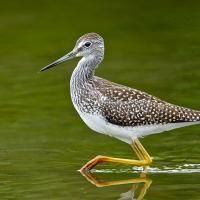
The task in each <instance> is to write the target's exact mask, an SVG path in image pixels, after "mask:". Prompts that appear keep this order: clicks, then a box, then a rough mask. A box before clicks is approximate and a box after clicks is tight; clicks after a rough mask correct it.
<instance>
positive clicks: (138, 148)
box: [80, 139, 152, 172]
mask: <svg viewBox="0 0 200 200" xmlns="http://www.w3.org/2000/svg"><path fill="white" fill-rule="evenodd" d="M131 146H132V147H133V150H134V151H135V153H136V155H137V156H138V158H139V160H132V159H123V158H114V157H109V156H100V155H99V156H96V157H95V158H93V159H92V160H90V161H89V162H87V163H86V164H85V165H84V166H83V167H82V168H81V169H80V171H81V172H84V171H88V170H90V169H92V168H94V167H95V166H96V165H97V164H99V163H102V162H113V163H122V164H129V165H135V166H148V165H150V164H151V163H152V160H151V158H150V156H149V154H148V153H147V151H146V150H145V149H144V147H143V146H142V144H141V143H140V142H139V140H138V139H135V140H134V141H133V143H132V144H131Z"/></svg>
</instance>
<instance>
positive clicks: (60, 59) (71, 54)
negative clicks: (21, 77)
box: [40, 51, 76, 72]
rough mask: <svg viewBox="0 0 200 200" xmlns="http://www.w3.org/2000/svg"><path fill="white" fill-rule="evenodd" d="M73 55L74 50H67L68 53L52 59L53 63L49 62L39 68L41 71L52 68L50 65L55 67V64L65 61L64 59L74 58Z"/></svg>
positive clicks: (74, 54) (74, 53)
mask: <svg viewBox="0 0 200 200" xmlns="http://www.w3.org/2000/svg"><path fill="white" fill-rule="evenodd" d="M75 56H76V52H74V51H71V52H69V53H68V54H66V55H64V56H63V57H61V58H59V59H58V60H56V61H54V62H53V63H51V64H49V65H47V66H45V67H44V68H42V69H41V70H40V72H43V71H45V70H47V69H50V68H52V67H55V66H56V65H59V64H60V63H62V62H64V61H66V60H70V59H72V58H74V57H75Z"/></svg>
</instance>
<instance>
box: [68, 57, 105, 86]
mask: <svg viewBox="0 0 200 200" xmlns="http://www.w3.org/2000/svg"><path fill="white" fill-rule="evenodd" d="M102 60H103V53H102V54H101V53H99V54H97V55H89V56H86V57H83V58H82V59H81V60H80V61H79V63H78V65H77V67H76V68H75V69H74V71H73V73H72V77H71V82H70V85H71V89H73V88H74V87H81V86H83V85H84V84H85V83H87V82H88V81H90V80H91V79H92V78H93V76H94V72H95V69H96V68H97V66H98V65H99V64H100V63H101V61H102ZM72 87H73V88H72Z"/></svg>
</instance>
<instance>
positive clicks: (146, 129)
mask: <svg viewBox="0 0 200 200" xmlns="http://www.w3.org/2000/svg"><path fill="white" fill-rule="evenodd" d="M77 111H78V113H79V115H80V117H81V118H82V120H83V121H84V122H85V123H86V124H87V126H88V127H89V128H91V129H92V130H94V131H96V132H98V133H103V134H105V135H109V136H111V137H115V138H117V139H119V140H122V141H123V142H126V143H129V144H131V143H132V142H133V141H134V139H136V138H139V137H143V136H146V135H151V134H155V133H161V132H164V131H169V130H172V129H176V128H181V127H184V126H189V125H194V124H199V123H200V122H182V123H170V124H164V125H163V124H161V125H143V126H142V125H141V126H135V127H132V126H125V127H122V126H117V125H114V124H111V123H109V122H107V121H106V120H105V119H104V118H103V117H101V116H97V115H93V114H88V113H83V112H80V111H79V110H78V109H77Z"/></svg>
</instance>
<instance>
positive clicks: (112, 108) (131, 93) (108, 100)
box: [92, 76, 200, 126]
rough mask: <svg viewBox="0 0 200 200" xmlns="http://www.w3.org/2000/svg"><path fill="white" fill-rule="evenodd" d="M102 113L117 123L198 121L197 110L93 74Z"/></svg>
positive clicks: (138, 123)
mask: <svg viewBox="0 0 200 200" xmlns="http://www.w3.org/2000/svg"><path fill="white" fill-rule="evenodd" d="M92 84H93V87H94V88H95V91H98V93H99V97H100V98H99V97H98V98H99V99H98V101H99V104H100V105H101V114H102V115H103V116H104V117H105V119H106V120H107V121H108V122H110V123H112V124H115V125H120V126H141V125H153V124H168V123H185V122H198V121H200V111H196V110H193V109H189V108H185V107H181V106H177V105H173V104H171V103H168V102H165V101H162V100H160V99H159V98H157V97H154V96H152V95H149V94H147V93H145V92H142V91H139V90H136V89H132V88H129V87H126V86H123V85H120V84H116V83H113V82H110V81H107V80H105V79H102V78H99V77H96V76H95V77H94V78H93V83H92Z"/></svg>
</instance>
